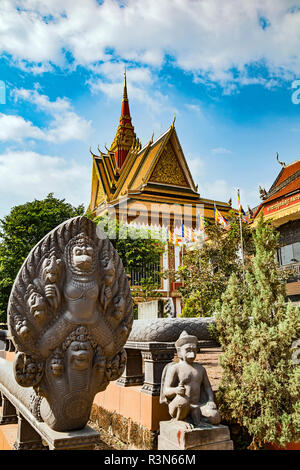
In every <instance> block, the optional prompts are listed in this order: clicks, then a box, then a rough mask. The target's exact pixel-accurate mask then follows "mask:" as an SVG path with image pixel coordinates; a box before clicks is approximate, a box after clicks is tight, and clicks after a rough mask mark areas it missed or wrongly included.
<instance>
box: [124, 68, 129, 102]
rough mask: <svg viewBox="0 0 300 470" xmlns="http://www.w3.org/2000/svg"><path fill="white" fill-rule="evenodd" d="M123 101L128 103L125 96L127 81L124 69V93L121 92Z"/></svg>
mask: <svg viewBox="0 0 300 470" xmlns="http://www.w3.org/2000/svg"><path fill="white" fill-rule="evenodd" d="M123 101H128V95H127V80H126V67H125V69H124V91H123Z"/></svg>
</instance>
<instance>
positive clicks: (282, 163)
mask: <svg viewBox="0 0 300 470" xmlns="http://www.w3.org/2000/svg"><path fill="white" fill-rule="evenodd" d="M276 159H277V161H278V163H280V165H281V166H282V168H285V167H286V164H285V163H284V162H281V161H280V160H279V153H278V152H276Z"/></svg>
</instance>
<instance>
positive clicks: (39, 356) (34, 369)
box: [8, 217, 133, 431]
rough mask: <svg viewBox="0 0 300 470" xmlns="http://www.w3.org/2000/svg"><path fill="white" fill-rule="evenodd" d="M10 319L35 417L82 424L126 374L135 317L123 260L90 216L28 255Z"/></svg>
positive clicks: (61, 427)
mask: <svg viewBox="0 0 300 470" xmlns="http://www.w3.org/2000/svg"><path fill="white" fill-rule="evenodd" d="M8 322H9V331H10V335H11V337H12V338H13V342H14V344H15V346H16V349H17V353H16V358H15V362H14V374H15V379H16V381H17V383H18V384H19V385H22V386H24V387H33V388H34V391H35V395H34V396H33V397H32V410H33V412H34V415H35V416H36V418H37V419H38V420H43V421H45V422H46V423H47V424H48V425H49V426H50V427H51V428H52V429H54V430H56V431H69V430H72V429H80V428H82V427H84V426H85V424H86V423H87V421H88V418H89V414H90V409H91V405H92V402H93V398H94V396H95V394H96V393H98V392H99V391H102V390H105V388H106V387H107V385H108V383H109V381H110V380H116V379H117V378H119V377H120V376H121V375H122V373H123V371H124V367H125V363H126V353H125V350H124V349H123V346H124V344H125V342H126V340H127V338H128V335H129V333H130V330H131V327H132V322H133V308H132V300H131V295H130V288H129V284H128V280H127V276H126V273H125V271H124V268H123V265H122V261H121V259H120V258H119V256H118V254H117V252H116V250H115V249H114V248H113V246H112V245H111V243H110V241H109V240H107V239H105V237H104V235H103V234H102V236H101V238H98V236H97V234H96V225H95V224H94V223H93V222H92V221H90V220H88V219H87V218H85V217H76V218H74V219H70V220H68V221H67V222H65V223H63V224H61V225H60V226H58V227H57V228H56V229H55V230H53V231H52V232H50V233H49V234H48V235H47V236H46V237H45V238H44V239H43V240H41V241H40V242H39V243H38V244H37V245H36V246H35V248H34V249H33V250H32V251H31V252H30V254H29V256H28V258H27V259H26V261H25V262H24V264H23V266H22V268H21V270H20V272H19V274H18V276H17V278H16V281H15V283H14V286H13V289H12V292H11V296H10V301H9V306H8Z"/></svg>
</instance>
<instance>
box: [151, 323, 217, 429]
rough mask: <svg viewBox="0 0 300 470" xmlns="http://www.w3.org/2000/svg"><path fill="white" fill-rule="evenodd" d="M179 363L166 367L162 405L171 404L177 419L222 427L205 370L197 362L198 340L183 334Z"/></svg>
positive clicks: (177, 343) (178, 341)
mask: <svg viewBox="0 0 300 470" xmlns="http://www.w3.org/2000/svg"><path fill="white" fill-rule="evenodd" d="M175 346H176V350H177V356H178V359H179V362H177V363H174V362H170V363H169V364H167V365H166V366H165V367H164V370H163V372H162V378H161V394H160V402H161V403H167V404H168V408H169V413H170V415H171V417H172V418H173V419H174V420H177V421H179V420H180V421H187V422H189V423H191V424H193V425H196V426H199V425H200V424H201V423H202V422H203V421H208V422H210V423H211V424H219V422H220V420H221V417H220V414H219V412H218V410H217V407H216V404H215V402H214V394H213V391H212V388H211V385H210V382H209V379H208V376H207V372H206V370H205V368H204V367H203V366H202V365H201V364H199V363H198V362H195V359H196V356H197V347H198V339H197V337H196V336H194V335H189V334H188V333H187V332H186V331H183V332H182V333H181V335H180V336H179V338H178V339H177V341H176V342H175Z"/></svg>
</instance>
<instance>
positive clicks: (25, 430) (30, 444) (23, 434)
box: [14, 412, 48, 450]
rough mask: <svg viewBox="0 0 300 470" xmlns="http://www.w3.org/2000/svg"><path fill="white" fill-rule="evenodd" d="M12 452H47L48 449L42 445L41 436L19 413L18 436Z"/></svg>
mask: <svg viewBox="0 0 300 470" xmlns="http://www.w3.org/2000/svg"><path fill="white" fill-rule="evenodd" d="M14 450H48V447H46V446H44V445H43V442H42V438H41V436H40V435H39V434H38V433H37V432H36V431H35V429H33V427H32V426H31V425H30V424H29V422H28V421H26V419H25V418H24V417H23V416H22V415H21V413H19V412H18V434H17V440H16V442H15V443H14Z"/></svg>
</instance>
